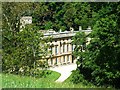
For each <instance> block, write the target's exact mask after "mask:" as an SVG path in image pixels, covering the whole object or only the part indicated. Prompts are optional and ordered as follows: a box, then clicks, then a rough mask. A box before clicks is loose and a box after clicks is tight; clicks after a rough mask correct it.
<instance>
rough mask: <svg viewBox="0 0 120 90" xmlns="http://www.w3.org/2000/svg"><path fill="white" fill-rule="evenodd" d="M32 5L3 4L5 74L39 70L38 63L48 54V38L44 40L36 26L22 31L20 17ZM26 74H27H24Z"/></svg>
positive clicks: (3, 65) (3, 61) (3, 64)
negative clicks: (33, 69)
mask: <svg viewBox="0 0 120 90" xmlns="http://www.w3.org/2000/svg"><path fill="white" fill-rule="evenodd" d="M31 5H32V4H31V3H3V7H2V8H3V13H2V14H3V28H2V32H3V34H2V35H3V38H2V40H3V43H2V44H3V60H2V68H3V71H4V72H9V73H11V72H12V73H19V71H20V70H21V69H22V70H24V71H26V70H28V71H30V70H31V69H32V68H37V67H36V66H37V65H36V62H37V61H38V60H43V58H44V57H45V56H46V54H47V50H46V49H47V46H48V45H47V42H48V41H49V39H48V38H46V39H45V38H43V34H42V33H40V32H39V30H38V28H37V27H35V26H34V25H30V26H26V27H25V28H23V30H22V31H20V28H19V27H20V17H21V16H22V15H24V14H27V13H24V12H25V11H26V10H27V11H29V10H30V9H31V8H30V7H29V6H31ZM24 73H25V72H24Z"/></svg>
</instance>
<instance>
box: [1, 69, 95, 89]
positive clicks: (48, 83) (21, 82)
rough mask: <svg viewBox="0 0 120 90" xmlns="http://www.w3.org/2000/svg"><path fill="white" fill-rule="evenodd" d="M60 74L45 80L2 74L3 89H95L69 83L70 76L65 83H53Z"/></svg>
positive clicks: (89, 86) (90, 86) (55, 73)
mask: <svg viewBox="0 0 120 90" xmlns="http://www.w3.org/2000/svg"><path fill="white" fill-rule="evenodd" d="M59 76H60V74H59V73H57V72H53V71H52V73H51V74H49V75H48V76H47V77H46V78H34V77H28V76H20V75H12V74H2V87H3V88H96V87H95V86H94V85H92V84H88V85H84V84H83V83H79V84H73V83H72V82H71V78H72V76H70V77H69V78H68V79H67V80H66V81H64V82H62V83H59V82H55V80H57V79H58V78H59Z"/></svg>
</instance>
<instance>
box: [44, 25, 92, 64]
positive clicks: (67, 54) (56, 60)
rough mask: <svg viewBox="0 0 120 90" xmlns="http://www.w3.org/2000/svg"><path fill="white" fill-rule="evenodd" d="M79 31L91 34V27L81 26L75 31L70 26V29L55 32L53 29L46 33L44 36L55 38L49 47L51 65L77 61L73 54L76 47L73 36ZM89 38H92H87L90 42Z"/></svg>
mask: <svg viewBox="0 0 120 90" xmlns="http://www.w3.org/2000/svg"><path fill="white" fill-rule="evenodd" d="M77 32H85V34H89V33H90V32H91V28H90V27H89V28H88V29H87V30H81V27H79V31H74V29H73V28H70V31H64V32H61V31H60V32H55V31H53V30H51V31H47V32H46V33H44V37H48V36H50V37H52V38H53V40H52V42H49V44H50V47H49V49H48V50H50V51H51V54H49V55H48V56H47V60H48V64H49V65H50V66H54V65H63V64H69V63H75V62H76V60H75V59H74V58H73V55H72V52H73V51H74V48H75V45H72V37H73V36H74V35H75V34H76V33H77ZM89 40H90V38H87V41H88V42H89Z"/></svg>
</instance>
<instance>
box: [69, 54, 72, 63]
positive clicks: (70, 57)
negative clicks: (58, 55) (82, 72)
mask: <svg viewBox="0 0 120 90" xmlns="http://www.w3.org/2000/svg"><path fill="white" fill-rule="evenodd" d="M69 62H70V63H72V55H69Z"/></svg>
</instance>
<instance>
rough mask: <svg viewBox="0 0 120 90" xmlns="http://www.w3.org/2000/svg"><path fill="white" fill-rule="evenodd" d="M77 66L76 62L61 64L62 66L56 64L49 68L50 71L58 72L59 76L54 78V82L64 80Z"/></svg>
mask: <svg viewBox="0 0 120 90" xmlns="http://www.w3.org/2000/svg"><path fill="white" fill-rule="evenodd" d="M76 68H77V65H76V64H69V65H63V66H56V67H54V68H53V67H52V68H50V70H52V71H56V72H59V73H60V74H61V76H60V77H59V78H58V79H57V80H56V82H63V81H65V80H66V79H67V78H68V77H69V76H70V75H71V74H72V72H71V71H72V70H75V69H76Z"/></svg>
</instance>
